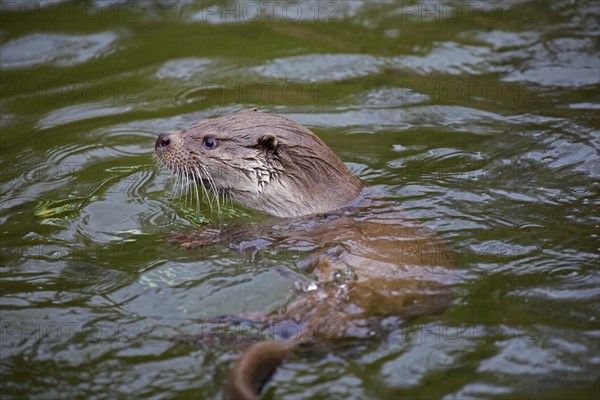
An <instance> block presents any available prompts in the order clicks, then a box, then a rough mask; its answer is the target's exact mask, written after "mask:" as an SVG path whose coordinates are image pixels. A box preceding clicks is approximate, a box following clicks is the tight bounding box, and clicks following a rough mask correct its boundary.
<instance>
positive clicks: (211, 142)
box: [202, 136, 217, 150]
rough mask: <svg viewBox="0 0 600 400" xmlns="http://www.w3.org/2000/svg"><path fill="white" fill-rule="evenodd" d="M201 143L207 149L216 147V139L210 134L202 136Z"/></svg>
mask: <svg viewBox="0 0 600 400" xmlns="http://www.w3.org/2000/svg"><path fill="white" fill-rule="evenodd" d="M202 144H203V145H204V147H205V148H207V149H209V150H210V149H214V148H215V147H217V139H215V138H214V137H212V136H207V137H205V138H204V141H203V142H202Z"/></svg>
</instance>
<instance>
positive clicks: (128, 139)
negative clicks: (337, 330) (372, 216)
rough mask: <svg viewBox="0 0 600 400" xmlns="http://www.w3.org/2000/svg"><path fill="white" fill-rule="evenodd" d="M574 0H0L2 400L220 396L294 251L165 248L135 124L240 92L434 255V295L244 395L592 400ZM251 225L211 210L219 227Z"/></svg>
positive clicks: (583, 132) (172, 207)
mask: <svg viewBox="0 0 600 400" xmlns="http://www.w3.org/2000/svg"><path fill="white" fill-rule="evenodd" d="M599 18H600V6H599V3H598V2H597V1H594V0H586V1H578V2H571V1H552V2H550V1H549V2H542V1H538V2H527V1H509V2H494V1H465V2H457V1H453V2H443V1H422V2H394V1H385V2H379V1H366V0H365V1H355V0H353V1H343V2H342V1H311V0H308V1H283V0H279V1H278V2H257V1H214V2H174V1H137V2H125V1H123V2H122V1H100V0H99V1H89V2H74V3H73V2H54V1H43V2H29V1H12V2H1V3H0V89H1V99H0V107H1V108H0V174H1V175H0V181H1V190H0V196H1V197H0V223H1V224H2V225H1V228H0V233H1V254H0V256H1V264H0V306H1V308H0V317H1V321H0V325H1V329H0V351H1V361H0V371H1V387H0V392H1V393H2V395H1V396H2V398H15V399H21V398H44V399H45V398H69V399H71V398H86V399H87V398H169V399H171V398H197V399H203V398H219V397H220V396H221V386H222V384H223V382H224V381H225V379H226V376H227V371H228V369H229V368H230V367H231V365H232V363H233V361H234V360H236V359H237V358H238V357H239V355H240V354H241V352H242V351H243V349H242V348H241V347H239V346H236V345H235V344H231V343H208V344H204V345H194V344H189V343H187V344H186V343H176V342H174V341H173V340H172V339H173V338H174V337H177V336H178V335H185V334H189V335H193V334H195V333H197V332H199V331H200V330H201V329H203V322H202V319H206V318H211V317H214V316H218V315H239V314H241V313H247V312H252V311H261V310H266V309H271V308H274V307H277V306H278V305H281V304H282V301H283V299H284V298H285V296H286V294H287V293H288V288H289V286H290V284H291V281H290V279H289V277H286V275H285V274H282V273H281V271H282V270H289V271H297V262H298V258H297V257H290V256H289V255H288V254H284V253H283V252H280V251H278V250H277V249H271V250H269V251H268V254H264V255H262V257H252V256H248V255H247V254H240V253H237V252H236V251H233V250H229V249H224V248H218V247H217V248H215V247H212V248H207V249H202V250H198V251H185V250H182V249H180V248H179V247H177V246H176V245H173V244H169V243H165V242H164V241H163V237H164V236H165V235H168V234H169V233H172V232H176V231H183V230H190V229H193V227H195V226H198V225H202V224H205V223H207V222H219V219H218V217H216V216H215V215H213V214H211V213H209V212H205V211H207V208H206V207H202V212H201V213H197V212H196V211H195V209H194V207H190V206H189V202H188V203H186V201H185V199H184V198H179V197H177V196H174V190H173V189H172V188H171V186H170V184H171V180H170V178H169V176H168V174H165V173H163V172H159V171H157V170H156V169H155V164H154V162H153V160H152V158H151V154H152V151H153V146H154V141H155V139H156V136H157V135H158V134H159V133H161V132H164V131H167V130H174V129H178V128H183V127H186V126H188V125H191V124H193V123H194V122H196V121H198V120H200V119H203V118H207V117H212V116H218V115H224V114H227V113H231V112H234V111H237V110H240V109H243V108H247V107H252V106H258V107H259V108H260V109H262V110H264V111H269V112H275V113H278V114H281V115H284V116H286V117H289V118H292V119H293V120H295V121H297V122H299V123H302V124H304V125H306V126H308V127H309V128H311V129H312V130H313V131H314V132H315V133H317V134H318V135H319V136H320V137H321V138H323V140H325V142H326V143H327V144H328V145H329V146H330V147H331V148H332V149H333V150H334V151H335V152H336V153H337V154H338V155H339V156H340V157H341V158H342V160H343V161H344V162H346V163H347V165H348V166H349V167H350V168H351V169H352V171H353V172H354V173H356V174H357V175H358V176H360V178H361V179H363V180H364V181H365V182H366V183H367V184H368V185H371V186H376V187H377V188H378V189H381V190H382V192H383V193H385V194H386V196H387V197H389V198H391V199H394V200H395V201H397V202H398V204H399V205H401V206H402V208H403V209H404V210H405V211H406V213H407V214H408V215H409V216H410V217H412V218H415V219H418V220H419V221H421V222H422V223H423V224H424V225H426V226H428V227H429V228H431V229H433V230H435V231H436V232H437V233H438V234H439V236H441V237H442V238H444V239H445V240H446V241H447V243H448V244H449V246H450V247H451V248H452V249H453V250H454V251H455V252H456V254H457V256H458V259H459V260H460V262H459V266H460V267H459V272H458V274H459V277H458V279H457V283H456V285H455V292H456V294H455V299H454V301H453V303H452V304H451V305H450V306H449V307H448V309H447V310H446V311H445V312H444V313H443V314H441V315H435V316H425V317H422V318H419V319H417V320H415V321H410V322H409V323H407V324H406V325H405V326H403V327H402V329H394V330H393V331H392V332H390V333H389V334H388V335H385V336H384V337H383V338H381V337H379V338H377V339H372V340H368V339H365V340H358V341H351V342H349V343H344V342H342V343H340V344H339V345H335V346H333V348H330V349H325V350H322V351H315V352H313V353H310V354H307V355H304V356H301V357H296V358H293V359H291V360H290V361H289V362H287V363H286V364H285V365H284V366H283V367H282V368H281V369H280V370H279V371H278V373H277V375H276V376H275V378H274V380H273V382H272V384H271V385H270V386H269V387H268V388H267V392H266V396H265V397H266V398H271V399H274V398H293V399H312V398H352V399H372V398H380V399H397V398H415V399H442V398H443V399H466V398H469V399H489V398H502V399H505V398H506V399H517V398H539V399H549V398H551V399H572V398H582V399H583V398H585V399H594V398H596V399H597V398H599V396H600V394H599V393H600V392H599V391H600V386H599V379H600V342H599V340H600V329H599V328H600V326H599V320H598V318H600V314H599V306H598V305H599V304H600V303H599V297H600V286H599V284H600V281H599V273H598V266H599V264H598V244H599V243H598V233H599V229H598V228H599V223H600V222H599V218H598V204H599V199H598V186H599V183H598V177H599V176H600V170H599V164H598V148H599V142H600V140H599V139H600V135H599V134H600V118H599V115H600V113H599V112H598V110H599V109H600V98H599V93H600V92H599V89H600V58H599V57H600V56H599V54H600V51H599V50H600V49H599V39H600V22H599ZM244 218H247V219H249V220H254V221H256V220H258V221H260V220H266V219H267V217H266V216H263V215H260V214H258V213H253V212H250V211H248V210H246V209H243V208H241V207H238V206H235V205H234V206H228V207H226V210H225V211H224V213H223V216H222V217H221V222H222V223H227V221H232V220H243V219H244Z"/></svg>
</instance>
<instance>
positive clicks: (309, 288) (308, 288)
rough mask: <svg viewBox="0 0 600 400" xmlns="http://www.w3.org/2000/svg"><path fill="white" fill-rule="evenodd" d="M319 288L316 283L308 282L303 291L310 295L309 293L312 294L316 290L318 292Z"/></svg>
mask: <svg viewBox="0 0 600 400" xmlns="http://www.w3.org/2000/svg"><path fill="white" fill-rule="evenodd" d="M318 288H319V286H317V284H316V283H315V282H306V283H305V284H304V285H303V286H302V291H304V292H306V293H308V292H312V291H314V290H317V289H318Z"/></svg>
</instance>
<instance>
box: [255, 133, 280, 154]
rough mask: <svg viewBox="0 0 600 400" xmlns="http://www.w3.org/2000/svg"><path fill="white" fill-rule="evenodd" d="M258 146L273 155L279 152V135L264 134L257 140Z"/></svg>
mask: <svg viewBox="0 0 600 400" xmlns="http://www.w3.org/2000/svg"><path fill="white" fill-rule="evenodd" d="M256 148H257V149H260V150H262V151H264V152H265V153H267V154H269V155H271V154H274V153H275V152H277V137H276V136H275V135H271V134H266V135H262V136H261V137H259V138H258V140H257V141H256Z"/></svg>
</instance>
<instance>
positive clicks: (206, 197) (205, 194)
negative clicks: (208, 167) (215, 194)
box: [194, 166, 213, 212]
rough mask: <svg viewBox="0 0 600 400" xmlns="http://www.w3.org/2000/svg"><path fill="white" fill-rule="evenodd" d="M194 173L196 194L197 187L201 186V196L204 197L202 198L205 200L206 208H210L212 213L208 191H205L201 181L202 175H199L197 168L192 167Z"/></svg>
mask: <svg viewBox="0 0 600 400" xmlns="http://www.w3.org/2000/svg"><path fill="white" fill-rule="evenodd" d="M194 171H196V177H197V178H198V182H196V192H197V190H198V185H200V186H202V194H203V195H204V198H205V199H206V200H207V202H208V207H209V208H210V211H211V212H212V210H213V207H212V202H211V201H210V198H209V195H208V190H207V189H206V186H204V182H203V181H202V174H201V173H200V170H198V167H197V166H194Z"/></svg>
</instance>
